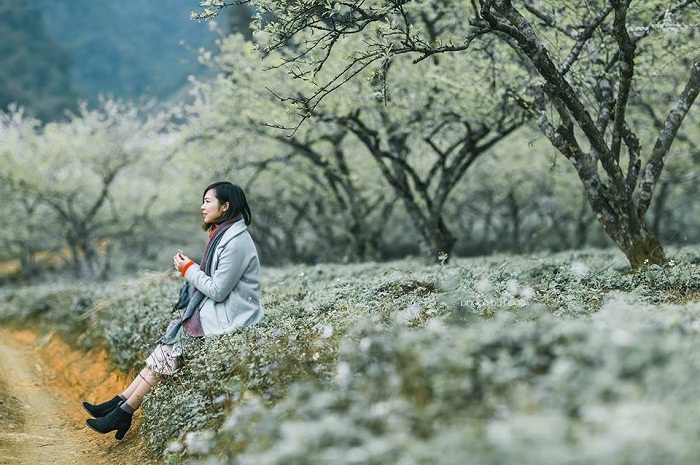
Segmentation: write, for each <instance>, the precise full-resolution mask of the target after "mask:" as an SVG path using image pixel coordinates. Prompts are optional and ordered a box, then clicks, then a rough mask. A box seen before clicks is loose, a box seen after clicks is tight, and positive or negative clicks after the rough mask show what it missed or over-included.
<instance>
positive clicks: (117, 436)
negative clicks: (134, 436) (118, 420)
mask: <svg viewBox="0 0 700 465" xmlns="http://www.w3.org/2000/svg"><path fill="white" fill-rule="evenodd" d="M129 426H131V425H129ZM129 426H127V427H125V428H120V429H118V430H117V434H115V435H114V438H115V439H116V440H118V441H121V440H122V439H124V435H125V434H126V432H127V431H129Z"/></svg>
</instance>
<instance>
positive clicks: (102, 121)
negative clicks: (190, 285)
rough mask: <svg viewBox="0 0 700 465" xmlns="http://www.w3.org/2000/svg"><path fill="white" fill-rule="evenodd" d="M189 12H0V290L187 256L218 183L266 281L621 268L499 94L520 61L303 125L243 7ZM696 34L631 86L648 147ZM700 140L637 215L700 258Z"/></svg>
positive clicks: (375, 93) (446, 63) (412, 69)
mask: <svg viewBox="0 0 700 465" xmlns="http://www.w3.org/2000/svg"><path fill="white" fill-rule="evenodd" d="M181 3H182V5H181V8H176V7H173V8H169V9H167V12H166V13H164V12H163V11H162V9H160V8H156V7H152V6H143V5H141V4H140V3H136V2H126V3H125V4H124V5H120V6H119V7H116V6H114V7H109V8H105V9H101V8H97V7H96V6H94V5H92V4H91V3H89V2H83V3H77V4H74V3H72V2H42V1H39V0H36V1H34V2H16V3H11V4H5V6H3V8H4V10H5V12H4V14H3V15H2V18H3V20H2V21H3V22H4V25H3V26H2V27H3V28H5V29H6V31H7V33H6V34H3V37H6V38H7V39H5V40H3V46H4V47H5V48H6V51H7V52H6V53H4V54H2V57H3V58H2V59H3V60H5V62H6V65H4V66H2V67H1V69H2V70H3V71H2V72H3V74H4V75H3V77H2V81H1V82H3V83H6V84H5V85H3V86H2V89H1V90H0V92H3V93H2V94H0V101H1V102H2V104H3V108H4V112H3V119H2V139H3V143H2V157H3V166H4V168H3V173H2V178H3V183H2V187H1V188H2V189H3V198H5V199H6V201H5V202H4V203H3V205H2V207H0V208H2V209H3V215H1V217H2V222H3V223H4V224H3V227H2V234H1V237H0V241H1V243H2V245H3V247H2V252H1V254H2V257H0V258H1V259H2V261H3V262H4V263H6V266H5V270H4V272H3V276H4V278H3V279H6V280H7V279H22V280H26V279H35V278H37V277H40V276H41V275H42V270H46V269H53V270H56V269H61V270H64V271H65V270H66V269H68V270H70V271H71V272H72V273H73V274H74V275H75V276H78V277H82V278H91V279H104V278H107V277H108V276H110V275H112V274H114V273H117V274H121V273H124V272H130V271H133V270H135V269H139V268H149V267H150V268H156V269H157V268H158V267H160V266H162V263H165V262H167V257H168V256H169V254H171V253H172V250H177V249H179V248H182V249H186V250H190V251H191V252H190V253H193V254H194V255H195V256H196V251H198V250H199V249H201V238H200V237H199V236H198V235H197V234H196V233H195V232H196V230H197V217H198V205H199V197H200V195H201V193H200V192H198V190H199V189H201V187H202V186H204V185H206V184H207V183H208V182H209V181H211V180H213V179H220V178H226V179H232V180H234V181H236V182H238V183H240V184H242V185H243V186H244V187H245V188H246V189H247V190H248V192H249V196H250V199H251V202H252V204H253V208H254V211H255V216H256V218H255V221H254V226H253V228H254V230H255V235H256V237H257V238H258V242H259V246H260V250H261V256H262V260H263V262H264V263H266V264H268V265H282V264H288V263H321V262H345V263H347V262H358V261H367V260H380V261H381V260H390V259H396V258H400V257H407V256H423V257H425V258H426V259H427V260H428V262H431V261H435V260H437V259H438V257H442V259H443V260H444V258H445V257H453V256H475V255H488V254H491V253H494V252H512V253H528V252H533V251H559V250H568V249H577V248H581V247H588V246H592V247H603V248H605V247H610V246H614V243H613V241H611V240H610V238H609V237H608V235H606V234H605V232H604V231H603V229H602V228H601V226H600V224H599V218H597V215H596V214H594V213H593V211H592V209H591V207H590V205H589V202H588V201H587V200H586V196H585V193H584V189H583V187H582V185H581V181H580V179H579V177H578V176H577V173H576V171H575V170H574V169H573V168H572V166H571V164H570V163H569V162H568V160H566V159H565V158H563V157H562V156H561V154H560V153H558V151H557V150H556V149H555V148H553V146H552V144H550V143H549V141H547V140H546V138H545V137H543V136H542V134H541V133H540V132H539V131H538V128H537V127H536V125H535V123H534V122H533V120H532V119H527V118H526V117H524V116H523V111H522V109H519V108H518V107H517V105H516V104H515V103H514V102H512V101H511V102H507V101H506V100H504V97H503V92H501V91H499V92H494V91H493V89H494V88H493V87H490V86H498V85H499V82H500V81H499V79H500V76H510V77H517V75H518V73H520V72H521V71H518V66H516V64H517V63H515V62H513V61H512V60H511V61H508V60H506V59H502V60H498V59H494V60H491V61H489V60H483V61H478V60H472V61H466V60H457V59H453V58H451V57H448V56H441V57H440V58H439V59H437V58H436V59H435V60H432V61H431V60H422V61H419V62H415V63H413V62H411V60H410V59H408V60H405V59H401V57H397V58H396V59H395V60H394V61H392V69H391V73H390V74H387V76H386V77H385V78H380V77H378V76H379V75H378V74H377V73H376V70H375V71H372V73H374V74H372V73H370V74H368V75H367V76H366V77H365V78H361V79H355V80H354V81H352V82H350V83H348V84H347V85H345V86H342V88H340V89H339V90H338V92H335V93H334V94H333V96H332V98H331V97H328V98H326V99H325V100H324V101H323V104H322V105H319V106H318V107H316V108H315V114H314V115H315V118H314V119H308V118H306V119H304V118H302V120H303V121H304V123H303V124H300V119H299V117H298V114H299V112H298V111H297V110H298V106H297V107H296V109H295V108H293V105H292V104H291V103H290V101H291V99H289V96H294V95H301V94H303V93H304V92H306V91H307V90H309V89H313V86H317V87H318V86H319V84H318V83H315V82H313V80H311V79H307V80H306V82H305V81H304V80H303V79H293V77H294V76H293V75H290V74H289V73H287V72H286V71H285V69H283V67H281V66H278V65H279V64H280V60H285V59H286V58H285V57H284V54H283V53H281V52H280V53H277V55H276V54H275V53H270V54H268V56H267V57H266V59H265V60H261V59H260V55H259V53H260V51H261V50H262V49H264V47H261V46H260V45H258V46H254V43H253V41H252V37H253V35H252V30H251V29H250V28H249V26H248V24H249V20H250V18H251V17H252V16H253V15H252V11H253V10H252V9H251V7H248V6H244V7H241V8H236V9H230V11H229V10H225V12H224V13H222V14H220V15H219V16H218V17H217V18H216V21H217V22H209V23H207V22H204V21H195V20H192V19H190V18H189V13H190V10H192V9H193V8H192V5H188V4H187V3H188V2H186V1H184V2H181ZM650 8H652V7H651V6H650ZM692 18H693V17H692V16H690V17H689V18H688V21H689V23H688V25H685V26H683V25H677V24H668V25H666V26H663V27H661V26H659V27H658V28H657V29H656V30H655V31H656V32H655V33H656V34H658V36H659V39H658V40H649V41H648V42H649V43H651V44H655V45H654V46H653V47H651V49H650V51H649V53H647V54H646V55H644V56H645V60H646V61H643V62H642V63H640V64H639V65H638V69H639V70H642V71H638V77H635V79H637V80H638V81H639V83H638V86H639V88H640V89H641V91H636V93H635V94H634V95H633V97H634V98H637V99H638V100H639V105H638V107H635V108H634V109H633V111H634V113H633V111H629V112H628V114H630V115H631V116H630V117H631V118H632V119H633V120H634V121H635V124H638V125H639V127H640V128H641V131H640V135H639V136H640V137H641V138H642V140H641V141H639V142H640V144H641V146H642V147H648V146H650V145H651V144H653V137H654V135H655V134H656V133H658V128H659V127H660V125H661V122H662V120H663V117H664V115H665V114H666V113H668V111H669V109H670V108H671V107H672V105H673V103H674V100H675V98H676V97H677V94H678V93H679V91H680V90H679V89H681V88H682V85H683V83H684V82H685V81H684V76H685V74H684V73H687V68H688V66H687V65H688V63H690V62H692V58H693V57H692V47H689V48H685V47H683V46H678V44H690V43H692V38H693V37H695V35H696V34H697V27H693V26H692V25H691V23H692ZM436 21H437V20H436ZM95 26H96V27H97V29H95ZM444 27H447V26H444ZM96 30H97V31H99V33H96V32H95V31H96ZM231 32H233V33H240V34H229V33H231ZM27 37H34V38H41V40H27ZM37 44H40V46H38V45H37ZM342 45H343V46H344V47H348V49H347V50H344V51H341V54H349V53H351V52H350V48H351V47H352V43H347V44H342ZM645 51H646V50H645ZM273 52H275V51H273ZM492 53H493V55H494V57H495V58H498V56H496V55H497V54H502V53H503V51H502V50H499V49H498V48H497V47H495V46H493V47H492ZM501 56H504V55H501ZM276 60H277V61H276ZM689 60H691V61H689ZM336 61H338V60H336ZM642 65H643V66H642ZM333 66H335V68H333ZM340 66H341V65H340V64H338V63H336V64H333V62H330V64H329V65H328V66H327V69H328V70H327V71H326V72H327V73H328V74H331V73H333V72H339V71H338V70H340V69H341V68H340ZM684 66H685V69H684V68H683V67H684ZM334 69H335V71H334ZM372 76H374V77H372ZM635 83H637V82H636V81H635ZM500 84H503V86H504V88H505V86H506V84H507V83H505V82H500ZM382 89H388V91H387V92H388V93H384V91H383V90H382ZM428 89H429V90H430V92H424V91H425V90H428ZM649 96H651V97H649ZM12 97H15V100H16V101H17V104H15V103H11V102H12ZM641 97H644V98H643V99H642V98H641ZM285 98H287V100H286V101H285V100H284V99H285ZM634 98H632V99H631V100H634ZM292 103H294V104H296V103H297V102H292ZM495 110H498V111H499V112H500V114H501V115H502V116H500V117H498V116H494V115H497V112H496V111H495ZM359 115H362V117H358V116H359ZM363 118H366V119H363ZM499 118H500V119H499ZM697 120H698V116H697V110H696V109H694V108H691V111H690V113H689V115H688V116H687V118H686V121H685V122H684V124H683V126H682V130H680V131H679V135H678V137H677V138H676V140H675V141H674V144H673V146H672V149H671V151H670V154H669V155H668V156H667V157H666V160H665V162H666V166H665V168H664V171H663V173H662V176H661V177H660V180H659V182H658V185H657V186H656V189H655V192H654V197H653V202H652V203H651V205H650V206H649V209H648V212H647V214H646V221H647V223H648V224H649V228H650V229H651V231H653V233H654V234H655V235H656V236H657V237H658V238H659V240H660V241H661V243H662V244H666V245H682V244H693V243H696V242H697V241H698V232H697V231H698V228H697V224H696V223H697V222H698V221H700V220H699V218H700V215H698V214H697V204H696V203H695V202H691V201H689V199H694V198H696V197H697V186H698V183H697V182H696V180H697V175H698V173H697V164H698V158H699V157H700V151H699V149H698V145H697V140H698V124H697ZM373 124H374V125H376V126H374V127H373V126H372V125H373ZM358 128H359V129H358ZM377 128H379V129H377ZM396 128H401V129H402V131H403V132H402V133H401V132H400V131H396V130H395V129H396ZM392 131H393V132H392ZM407 134H410V135H411V136H410V137H409V136H407ZM382 144H384V146H392V144H393V145H394V146H397V145H398V146H400V147H399V149H398V150H399V152H400V153H401V155H399V158H401V157H403V158H401V159H398V158H396V155H395V154H393V153H391V151H390V150H389V151H387V150H384V148H383V146H382ZM470 144H471V145H470ZM392 157H393V158H392ZM17 212H22V213H21V214H20V215H17ZM48 225H50V227H48Z"/></svg>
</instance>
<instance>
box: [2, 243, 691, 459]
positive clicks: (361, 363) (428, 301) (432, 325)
mask: <svg viewBox="0 0 700 465" xmlns="http://www.w3.org/2000/svg"><path fill="white" fill-rule="evenodd" d="M699 251H700V249H697V248H693V249H684V250H682V251H679V252H677V253H676V254H675V255H674V263H673V265H672V266H669V267H667V268H661V267H656V266H652V267H645V268H642V269H640V270H637V271H635V272H630V271H629V270H627V269H626V267H625V264H626V262H625V261H624V259H623V258H622V257H621V256H620V255H619V254H618V253H617V252H615V251H595V250H586V251H580V252H571V253H563V254H556V255H533V256H517V257H515V256H493V257H483V258H478V259H456V260H453V261H452V262H451V263H449V264H447V265H434V266H432V265H431V266H426V265H425V264H424V263H422V262H420V261H414V260H403V261H399V262H394V263H381V264H378V263H367V264H358V265H318V266H291V267H287V268H282V269H271V268H267V269H265V270H264V276H263V302H264V306H265V309H266V318H265V319H264V320H263V322H261V323H259V324H258V325H256V326H254V327H251V328H247V329H246V330H244V331H243V332H241V333H239V334H235V335H227V336H220V337H214V338H208V339H206V340H204V341H193V342H192V343H191V344H190V345H189V347H188V350H187V356H186V365H185V366H184V368H183V369H182V370H181V371H180V372H179V373H178V374H176V375H175V376H173V377H171V378H169V379H168V380H166V381H165V382H163V383H161V384H160V385H159V387H158V389H157V390H156V391H155V392H153V393H152V394H151V395H150V396H149V397H148V398H147V400H146V402H145V403H144V406H143V414H144V421H143V422H142V429H141V432H142V434H144V436H145V438H146V439H147V440H148V443H149V445H150V447H151V448H152V449H153V450H154V451H155V452H156V453H157V454H162V455H163V457H164V458H165V460H166V462H168V463H230V464H280V465H282V464H284V465H293V464H325V463H328V464H351V463H362V464H387V463H392V464H441V465H442V464H465V463H467V464H469V463H474V464H503V463H518V464H528V463H533V464H535V463H537V464H542V463H552V464H554V463H556V464H562V463H576V464H588V463H590V464H619V463H635V464H659V463H698V462H699V461H700V446H698V445H697V442H698V441H697V437H698V435H699V434H700V427H698V426H696V423H697V422H696V421H695V418H696V415H695V413H696V411H699V410H700V402H699V401H697V400H696V399H698V398H700V355H699V354H700V351H699V350H698V349H699V348H700V340H699V339H698V332H699V331H700V303H698V301H699V300H700V298H699V297H700V293H699V292H700V269H699V268H698V263H700V260H699V259H698V257H700V253H699ZM179 284H180V281H179V279H177V277H176V276H174V275H173V274H171V273H162V274H158V273H155V274H153V273H151V274H144V275H142V276H139V277H136V278H134V279H131V280H124V281H119V282H112V283H108V284H105V285H104V286H99V287H95V286H93V287H91V288H89V290H86V288H85V287H84V286H82V285H79V284H72V285H61V286H59V285H50V286H49V285H47V286H37V287H32V288H25V289H14V290H12V289H4V290H2V293H3V295H2V298H3V299H4V301H5V302H6V303H7V305H5V306H3V307H2V311H0V318H2V320H3V321H5V322H9V321H12V322H14V323H17V322H22V321H24V322H25V323H26V322H30V321H31V322H32V324H34V325H37V324H38V325H41V326H43V327H44V328H45V329H47V330H48V329H50V328H53V329H55V328H56V327H58V328H59V329H60V330H61V331H62V332H63V333H64V334H71V335H73V336H74V337H73V338H72V341H73V342H74V344H76V345H77V346H80V347H91V346H95V345H102V346H105V347H106V348H107V349H108V351H109V353H110V355H111V356H112V359H113V360H114V361H115V364H116V365H117V366H119V367H121V368H122V369H127V370H130V371H134V370H136V369H138V368H140V366H141V363H142V360H143V359H144V357H145V356H146V355H147V354H148V352H149V351H150V349H151V347H152V343H153V341H154V340H156V339H157V337H158V336H159V335H160V333H161V332H162V331H163V329H164V328H165V326H166V325H167V322H168V321H169V320H170V319H171V318H172V317H173V316H174V314H175V312H173V311H172V310H171V307H172V304H173V302H174V300H175V299H176V295H177V289H178V286H179Z"/></svg>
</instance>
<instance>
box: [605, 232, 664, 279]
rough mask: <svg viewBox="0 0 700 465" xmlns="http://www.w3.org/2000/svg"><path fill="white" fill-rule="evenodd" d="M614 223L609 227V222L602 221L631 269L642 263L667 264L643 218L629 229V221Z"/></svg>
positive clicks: (656, 240) (657, 241) (661, 250)
mask: <svg viewBox="0 0 700 465" xmlns="http://www.w3.org/2000/svg"><path fill="white" fill-rule="evenodd" d="M616 225H617V226H616V227H610V225H609V224H605V223H604V224H603V227H604V228H605V231H606V232H607V233H608V235H609V236H610V237H611V238H612V239H613V241H615V244H617V246H618V247H619V248H620V250H622V252H623V253H624V254H625V256H626V257H627V259H628V260H629V262H630V265H631V266H632V268H633V269H634V268H639V267H641V266H644V265H660V266H666V265H667V264H668V259H667V258H666V254H665V253H664V250H663V247H661V243H659V240H658V239H657V237H656V236H655V235H654V233H652V232H651V231H650V230H649V227H648V226H647V224H646V222H645V221H644V220H641V221H639V222H638V225H639V227H638V228H637V229H636V230H633V229H631V228H630V227H629V226H630V225H629V223H626V224H623V225H620V224H619V223H617V224H616Z"/></svg>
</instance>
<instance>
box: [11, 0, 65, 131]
mask: <svg viewBox="0 0 700 465" xmlns="http://www.w3.org/2000/svg"><path fill="white" fill-rule="evenodd" d="M0 37H2V40H0V110H2V111H7V110H8V109H9V107H10V105H13V104H17V105H19V106H21V107H22V108H23V109H24V110H25V112H26V113H27V114H28V115H31V116H34V117H37V118H40V119H41V120H44V121H47V120H53V119H58V118H61V117H62V116H63V114H64V112H65V110H67V109H74V108H76V106H77V105H76V102H77V99H78V94H77V92H76V91H75V89H74V85H73V82H72V79H71V67H72V56H71V53H70V51H68V50H67V49H66V48H65V47H64V46H63V44H62V43H61V42H60V41H59V40H57V39H56V37H54V36H53V35H52V34H51V33H50V32H49V31H48V30H47V28H46V26H45V24H44V21H43V17H42V15H41V14H40V13H38V12H37V11H36V10H35V9H33V8H32V7H31V6H30V5H28V4H27V3H23V2H2V3H0Z"/></svg>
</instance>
